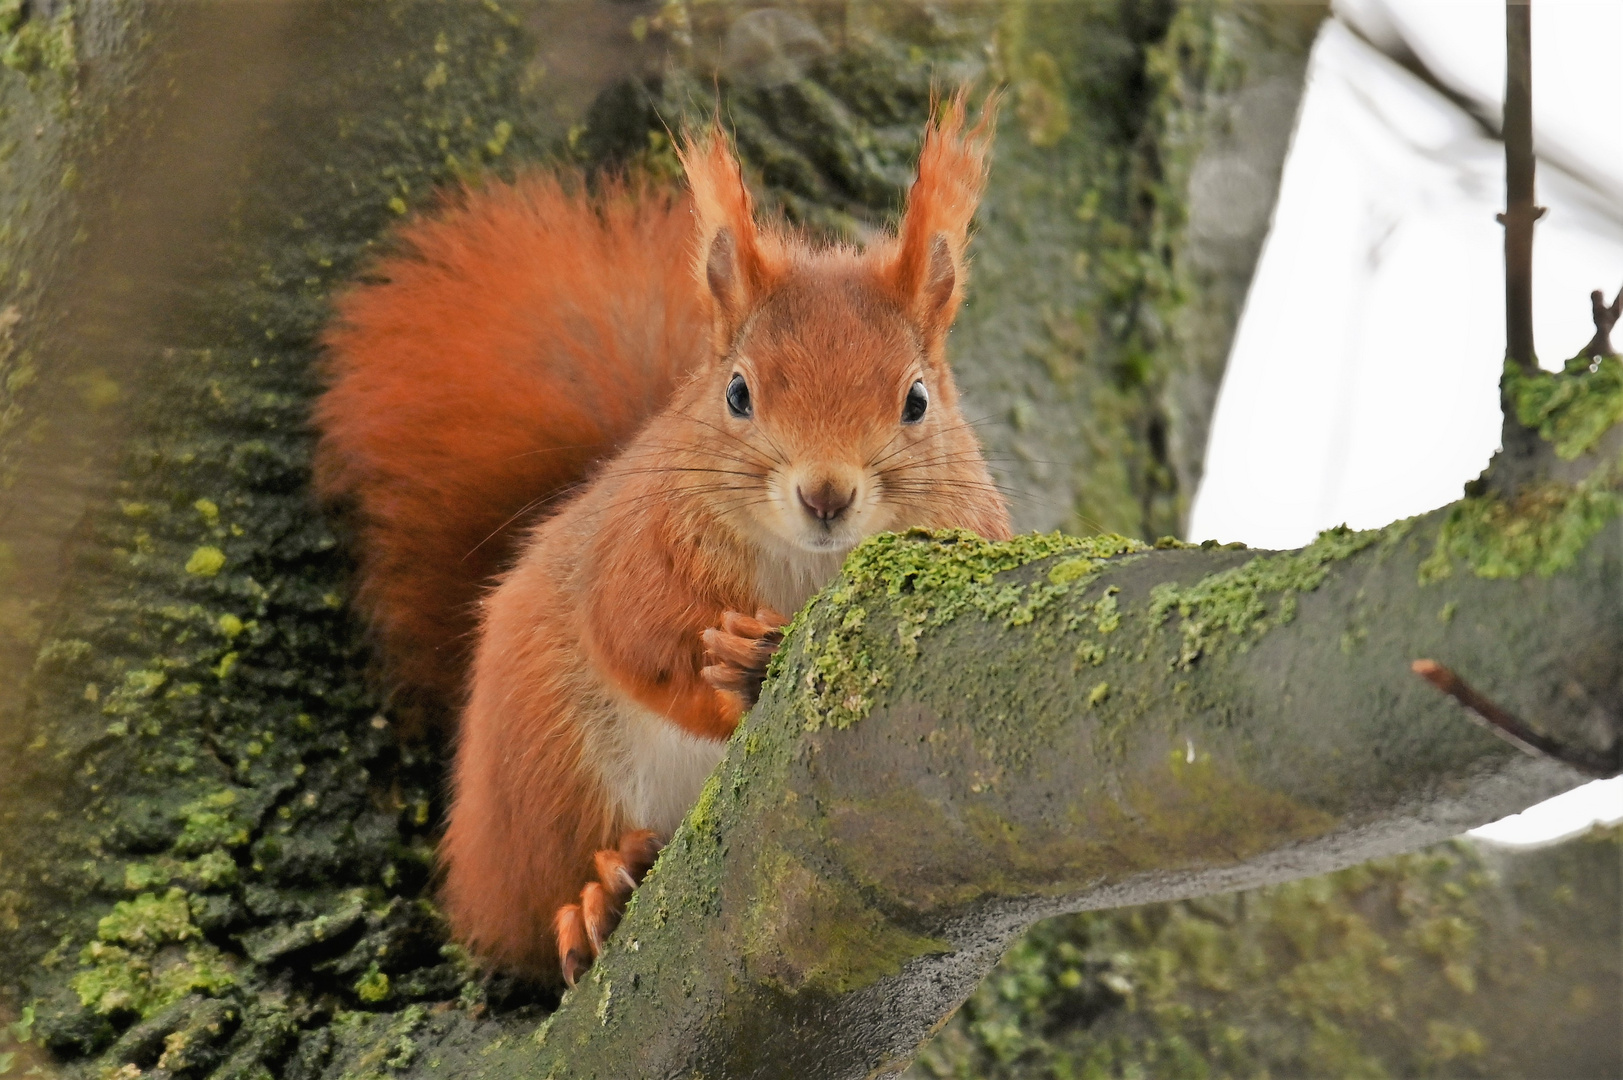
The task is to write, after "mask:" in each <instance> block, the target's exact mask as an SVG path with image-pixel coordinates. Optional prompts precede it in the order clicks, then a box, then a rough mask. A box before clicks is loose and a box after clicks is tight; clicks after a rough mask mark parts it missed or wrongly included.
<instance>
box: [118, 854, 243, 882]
mask: <svg viewBox="0 0 1623 1080" xmlns="http://www.w3.org/2000/svg"><path fill="white" fill-rule="evenodd" d="M171 881H180V882H184V883H186V884H187V885H189V886H191V887H194V888H201V889H221V888H227V887H229V886H232V885H235V884H236V883H237V863H236V860H235V859H233V858H232V857H231V855H230V854H229V853H228V852H225V851H222V850H218V849H216V850H214V851H210V852H208V853H206V854H204V855H203V856H201V857H200V858H197V859H192V860H190V861H186V860H181V859H176V858H172V857H169V856H160V857H158V858H156V859H149V860H146V861H144V862H132V863H129V864H127V865H126V866H125V867H124V888H125V889H126V890H128V891H129V892H146V891H149V890H152V889H155V888H158V887H160V886H163V885H167V884H169V883H170V882H171Z"/></svg>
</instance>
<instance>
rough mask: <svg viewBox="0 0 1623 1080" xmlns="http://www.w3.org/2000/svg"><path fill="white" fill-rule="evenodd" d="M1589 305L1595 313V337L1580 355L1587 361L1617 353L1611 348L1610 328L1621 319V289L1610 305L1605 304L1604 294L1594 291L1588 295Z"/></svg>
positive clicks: (1597, 290)
mask: <svg viewBox="0 0 1623 1080" xmlns="http://www.w3.org/2000/svg"><path fill="white" fill-rule="evenodd" d="M1589 304H1590V307H1591V308H1593V309H1594V313H1595V336H1594V337H1592V338H1590V339H1589V344H1588V345H1585V346H1584V351H1583V353H1582V354H1581V355H1582V356H1583V357H1584V358H1585V359H1588V360H1599V359H1600V358H1601V357H1603V356H1611V355H1613V354H1614V353H1615V352H1616V351H1617V350H1615V349H1613V348H1612V327H1614V326H1616V325H1617V320H1618V318H1619V317H1623V289H1618V290H1617V296H1616V297H1615V298H1614V299H1613V300H1612V302H1611V303H1610V304H1608V303H1607V302H1606V294H1605V293H1603V292H1601V291H1600V290H1599V289H1596V290H1595V291H1594V292H1592V293H1590V294H1589Z"/></svg>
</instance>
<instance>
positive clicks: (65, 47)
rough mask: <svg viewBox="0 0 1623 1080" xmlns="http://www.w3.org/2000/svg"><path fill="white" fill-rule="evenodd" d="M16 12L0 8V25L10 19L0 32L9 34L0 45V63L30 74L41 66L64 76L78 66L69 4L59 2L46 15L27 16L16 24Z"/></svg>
mask: <svg viewBox="0 0 1623 1080" xmlns="http://www.w3.org/2000/svg"><path fill="white" fill-rule="evenodd" d="M18 14H19V13H18V12H17V11H16V9H15V8H13V9H11V10H5V9H0V26H4V24H5V23H7V22H9V23H11V26H10V27H6V28H5V29H3V30H0V33H5V34H9V35H10V39H9V40H7V41H6V42H5V44H4V46H3V47H0V64H4V65H5V66H6V67H8V68H11V69H12V70H14V71H21V72H23V73H25V74H29V75H32V74H34V73H36V72H39V71H41V70H44V71H49V72H51V73H53V74H55V75H59V76H62V77H64V78H66V77H68V76H71V75H72V74H73V73H74V72H75V71H77V70H78V67H79V54H78V45H77V41H76V34H75V30H74V19H73V5H72V4H71V3H69V4H63V5H62V7H61V8H60V9H58V11H57V12H56V14H55V15H54V16H53V17H52V18H49V19H46V18H41V17H38V16H30V17H28V18H26V19H24V20H22V22H21V25H18Z"/></svg>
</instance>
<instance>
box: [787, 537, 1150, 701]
mask: <svg viewBox="0 0 1623 1080" xmlns="http://www.w3.org/2000/svg"><path fill="white" fill-rule="evenodd" d="M1144 550H1146V548H1145V546H1144V545H1143V544H1141V543H1139V542H1138V541H1136V540H1130V539H1128V538H1127V537H1123V536H1114V535H1108V534H1107V535H1102V536H1091V537H1078V536H1066V535H1064V534H1062V533H1058V532H1054V533H1035V534H1031V535H1028V536H1021V537H1016V538H1015V539H1013V540H1007V541H991V540H984V539H982V538H981V537H979V536H976V535H975V534H974V533H971V532H968V531H966V530H962V529H950V530H942V531H938V532H931V531H929V530H926V529H911V530H908V531H907V532H905V533H882V534H880V535H878V536H874V537H870V538H869V539H867V540H865V541H863V542H862V543H861V544H859V545H858V546H857V548H856V549H855V550H854V551H852V552H851V554H850V556H849V557H848V558H847V559H846V561H845V566H844V569H843V570H842V572H841V575H840V577H839V579H838V580H837V581H836V582H835V583H834V584H833V585H831V586H830V587H829V588H828V589H826V590H825V591H824V592H823V594H822V595H821V596H820V597H819V598H818V600H817V601H816V603H814V604H813V605H812V606H811V607H809V608H808V609H807V611H806V613H805V614H803V615H802V616H801V617H799V618H797V619H796V621H795V623H794V624H793V625H791V627H790V629H789V637H790V638H792V639H793V640H795V641H797V642H798V643H799V647H800V648H801V649H803V650H804V653H805V656H806V658H807V661H808V665H807V670H806V675H805V685H804V687H803V690H804V694H803V696H802V698H801V700H800V713H801V716H802V717H803V719H804V722H805V725H806V727H807V728H808V729H810V730H816V729H817V728H819V727H822V726H830V727H836V728H844V727H847V726H849V725H851V724H853V723H855V722H857V721H858V720H861V719H862V718H863V717H865V716H867V715H868V711H869V709H870V708H872V703H873V702H872V697H871V695H872V694H873V692H874V691H875V690H877V689H880V688H882V687H886V686H888V685H890V679H891V669H890V667H889V665H888V664H887V663H886V662H885V657H886V656H887V655H888V654H889V653H890V652H891V651H892V650H899V652H900V654H901V655H902V656H905V657H908V658H912V657H915V656H917V654H918V642H919V638H920V636H921V635H922V634H924V633H925V631H927V630H930V629H933V628H936V627H940V626H942V625H945V624H946V623H948V622H950V621H952V620H953V619H956V618H958V617H959V616H961V615H963V614H965V613H967V612H974V613H976V614H978V615H979V616H981V617H982V618H985V619H988V620H992V621H996V622H1000V623H1002V624H1003V625H1004V626H1007V627H1013V626H1023V625H1025V624H1028V623H1030V622H1031V621H1032V620H1033V619H1035V618H1036V617H1037V616H1038V615H1039V614H1041V613H1043V612H1045V611H1047V610H1049V609H1050V608H1052V607H1053V606H1054V605H1055V603H1056V602H1057V601H1058V600H1060V599H1061V598H1062V597H1065V596H1068V595H1071V594H1073V593H1075V592H1079V591H1080V590H1082V589H1085V588H1086V587H1087V586H1088V585H1090V584H1091V583H1092V582H1093V581H1094V580H1095V579H1096V578H1097V577H1098V575H1099V573H1100V572H1101V571H1102V570H1103V569H1104V567H1105V566H1106V563H1107V560H1110V559H1117V561H1118V563H1119V562H1120V561H1121V560H1120V557H1121V556H1124V555H1128V554H1130V553H1135V552H1140V551H1144ZM1055 556H1067V558H1064V559H1062V560H1061V561H1059V562H1057V563H1056V564H1055V565H1054V566H1053V567H1052V568H1051V569H1050V571H1049V573H1048V575H1047V578H1046V581H1041V582H1032V583H1023V582H1012V581H1006V580H1000V579H999V575H1000V574H1003V573H1006V572H1007V571H1010V570H1015V569H1018V568H1020V567H1022V566H1026V565H1028V564H1030V563H1033V562H1036V561H1038V560H1041V559H1048V558H1053V557H1055ZM881 598H882V599H883V600H884V601H885V604H884V608H885V609H886V611H887V612H888V613H890V614H893V615H894V617H895V623H894V625H895V633H894V637H891V636H890V635H889V634H887V633H885V632H883V631H877V630H876V629H875V628H874V627H873V626H871V625H869V623H870V619H869V615H868V610H869V609H868V607H867V606H866V605H870V604H871V603H872V602H873V601H874V600H878V599H881ZM1109 605H1110V607H1109V610H1110V611H1111V612H1113V611H1114V610H1115V607H1114V605H1115V600H1114V597H1113V596H1111V597H1110V598H1109ZM1101 617H1102V618H1103V619H1105V620H1106V621H1108V615H1107V614H1105V613H1103V612H1101ZM1102 625H1103V623H1101V626H1102ZM1111 628H1112V629H1113V628H1114V626H1113V625H1112V627H1111ZM780 655H786V653H785V652H784V651H781V650H780ZM778 666H779V665H778V664H777V663H776V661H775V663H774V666H773V668H772V669H771V670H772V671H774V672H775V671H776V670H777V667H778Z"/></svg>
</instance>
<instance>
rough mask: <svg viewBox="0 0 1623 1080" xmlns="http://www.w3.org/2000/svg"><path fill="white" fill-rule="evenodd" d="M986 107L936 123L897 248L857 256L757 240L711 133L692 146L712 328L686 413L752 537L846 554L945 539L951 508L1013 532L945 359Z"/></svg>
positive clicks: (728, 158) (766, 230) (782, 235)
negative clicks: (878, 545)
mask: <svg viewBox="0 0 1623 1080" xmlns="http://www.w3.org/2000/svg"><path fill="white" fill-rule="evenodd" d="M993 104H994V103H990V102H989V103H988V106H987V108H986V110H985V111H984V112H983V114H982V118H981V120H980V121H979V123H977V124H976V126H975V127H974V128H973V129H971V130H969V131H967V132H966V131H965V130H964V114H965V105H964V95H963V93H962V92H961V91H960V92H959V93H958V94H956V95H954V96H953V97H952V99H951V100H950V101H948V102H947V103H946V104H945V106H944V107H943V108H942V109H940V110H939V114H938V118H937V119H936V120H935V121H934V122H933V123H932V124H931V125H930V127H929V128H928V129H927V130H926V132H925V138H924V149H923V151H922V153H921V154H920V157H919V170H918V178H917V180H916V181H915V182H914V184H913V186H912V189H911V190H910V191H909V194H908V198H907V207H906V210H905V212H904V214H903V216H902V223H901V228H900V230H899V232H898V234H897V235H895V236H893V237H887V238H885V239H884V240H882V241H880V242H877V243H873V244H870V245H868V246H867V247H866V248H864V249H862V250H857V249H853V248H850V247H844V246H830V247H823V248H817V247H814V246H812V245H810V244H808V243H806V242H805V241H803V240H800V239H799V238H797V237H794V236H793V235H791V234H789V233H788V232H786V231H785V230H784V229H782V228H781V227H777V226H765V227H763V226H761V225H758V224H757V222H756V220H755V213H754V205H753V202H752V200H751V198H750V194H749V190H748V188H747V187H745V185H744V181H743V177H742V174H741V171H740V169H739V165H738V162H737V159H736V158H735V157H734V156H733V154H732V152H731V150H730V149H729V147H728V144H727V140H726V138H725V137H724V136H723V135H722V133H721V132H720V131H719V129H716V128H712V129H711V130H710V131H708V132H707V133H705V134H704V135H702V136H700V137H698V138H696V139H692V140H690V141H688V142H687V143H685V145H684V146H683V148H682V160H683V164H684V165H685V166H686V169H687V174H688V182H689V186H690V188H691V189H692V193H693V205H694V211H695V214H696V216H697V219H698V230H697V232H698V239H697V245H696V257H695V260H694V261H695V270H696V277H697V283H698V287H699V289H700V292H701V294H702V297H703V300H704V302H705V304H706V305H708V308H709V311H710V313H711V321H712V327H713V348H712V351H711V356H710V362H709V363H708V364H707V365H705V366H704V367H703V368H702V369H701V370H700V371H699V372H698V373H697V375H696V377H695V383H694V385H693V386H691V387H690V388H689V390H690V393H691V395H692V396H690V397H688V402H689V407H688V408H687V409H685V410H684V412H686V413H687V415H688V416H689V419H690V420H692V421H693V422H694V423H695V424H699V425H702V426H703V427H704V428H705V429H706V432H707V438H706V442H707V453H708V454H709V456H711V457H713V458H714V459H715V461H714V462H713V468H711V469H709V470H707V471H709V472H714V473H715V474H716V475H715V476H714V477H713V478H712V479H713V480H714V481H715V485H714V486H715V488H716V490H717V492H718V493H720V494H722V495H724V496H726V497H725V498H723V499H721V500H719V503H720V505H723V506H725V507H726V508H727V510H728V513H729V516H731V517H733V518H735V519H736V520H738V521H740V523H741V524H743V525H744V526H745V527H746V528H748V529H749V530H750V531H752V532H756V533H761V532H764V533H765V534H767V535H769V536H771V537H773V538H775V539H777V540H778V541H779V542H781V543H784V544H786V545H788V546H790V547H792V548H796V549H799V550H803V551H812V552H834V551H844V550H846V549H849V548H850V547H852V546H853V545H855V544H856V543H857V542H858V541H859V540H861V539H862V538H863V537H865V536H868V535H871V534H873V533H875V532H880V531H883V530H886V529H901V528H907V527H909V526H914V525H923V526H929V525H936V524H940V523H941V522H942V520H943V518H942V515H941V513H940V511H941V503H942V501H943V500H944V499H946V500H953V501H956V502H957V503H959V504H960V506H961V505H962V503H964V502H966V501H967V502H970V503H975V504H979V503H985V504H987V514H988V517H987V520H988V521H989V522H993V523H1001V522H1004V521H1005V519H1004V517H1003V508H1002V500H1001V499H1000V498H999V497H998V495H997V492H996V489H995V488H994V486H993V485H992V482H991V479H990V477H989V475H988V474H987V471H986V466H985V463H984V461H983V459H982V457H981V452H980V445H979V442H978V441H977V439H976V438H975V435H974V432H973V431H972V430H971V428H970V426H969V424H968V423H966V421H965V420H964V418H963V416H962V415H961V414H960V412H959V407H958V391H957V387H956V386H955V385H954V383H953V379H952V372H951V370H950V369H949V368H948V366H947V362H946V350H945V344H946V337H947V332H948V330H949V329H950V328H951V326H952V321H953V318H954V316H955V315H956V314H957V310H958V305H959V302H960V300H961V299H962V297H963V289H964V279H965V262H964V247H965V242H966V240H967V232H968V228H969V221H970V217H971V215H972V214H973V213H974V211H975V206H976V204H977V203H978V201H979V199H980V194H981V191H982V188H983V187H984V186H985V182H986V170H987V151H988V149H989V145H990V142H991V128H992V111H993ZM963 518H964V515H963V514H957V515H954V519H955V520H963ZM1004 527H1006V526H1004ZM988 528H989V529H991V526H988Z"/></svg>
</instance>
